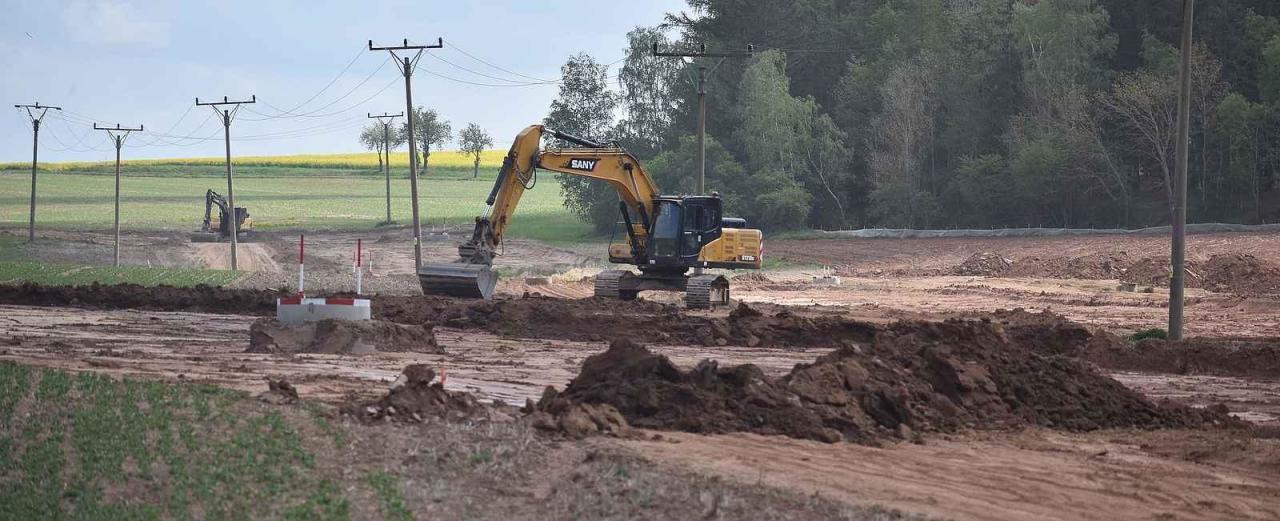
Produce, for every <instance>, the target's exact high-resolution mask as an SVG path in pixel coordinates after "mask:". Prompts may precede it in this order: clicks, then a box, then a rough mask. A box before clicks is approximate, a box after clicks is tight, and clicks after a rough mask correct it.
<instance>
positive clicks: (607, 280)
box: [595, 270, 639, 300]
mask: <svg viewBox="0 0 1280 521" xmlns="http://www.w3.org/2000/svg"><path fill="white" fill-rule="evenodd" d="M633 277H635V274H634V273H631V272H630V271H626V270H605V271H602V272H600V274H599V275H596V285H595V296H597V297H605V298H616V299H618V300H635V298H636V294H637V293H639V292H638V291H636V290H631V289H624V288H623V284H624V280H623V279H627V280H626V282H631V279H632V278H633Z"/></svg>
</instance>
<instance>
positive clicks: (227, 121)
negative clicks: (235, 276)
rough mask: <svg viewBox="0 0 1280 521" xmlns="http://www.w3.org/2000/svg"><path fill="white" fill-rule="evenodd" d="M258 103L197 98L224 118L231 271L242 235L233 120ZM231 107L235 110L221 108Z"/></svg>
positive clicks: (233, 268)
mask: <svg viewBox="0 0 1280 521" xmlns="http://www.w3.org/2000/svg"><path fill="white" fill-rule="evenodd" d="M257 102H258V96H257V95H256V94H255V95H253V96H251V97H250V98H249V100H248V101H244V100H241V101H231V100H229V99H227V97H226V96H223V97H222V101H210V102H207V103H201V102H200V98H196V106H197V107H211V108H212V109H213V113H214V114H217V115H219V116H221V117H222V136H223V140H224V141H225V142H226V145H227V212H228V213H229V214H230V215H228V216H227V220H228V221H229V228H231V230H230V231H231V271H236V235H238V234H239V233H240V226H239V223H237V222H236V221H237V220H238V219H239V216H238V215H236V193H235V187H234V183H232V182H231V120H232V119H234V118H235V116H236V113H237V112H240V106H241V105H248V104H252V103H257ZM227 105H231V106H232V107H234V108H231V109H226V108H221V107H224V106H227Z"/></svg>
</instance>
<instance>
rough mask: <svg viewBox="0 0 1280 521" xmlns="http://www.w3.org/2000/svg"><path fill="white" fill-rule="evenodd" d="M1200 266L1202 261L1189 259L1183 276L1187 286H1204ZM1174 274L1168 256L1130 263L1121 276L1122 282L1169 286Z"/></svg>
mask: <svg viewBox="0 0 1280 521" xmlns="http://www.w3.org/2000/svg"><path fill="white" fill-rule="evenodd" d="M1200 268H1201V266H1200V263H1197V262H1194V261H1187V267H1186V272H1185V273H1184V278H1183V280H1184V284H1185V285H1186V287H1188V288H1199V287H1203V286H1204V281H1203V279H1202V276H1201V273H1200ZM1172 276H1173V269H1172V267H1171V266H1170V264H1169V258H1168V257H1143V258H1141V259H1138V260H1136V261H1133V262H1132V263H1130V264H1129V266H1128V268H1126V269H1125V272H1124V274H1123V275H1121V276H1120V282H1127V283H1131V284H1138V285H1143V286H1163V287H1168V286H1169V280H1170V279H1171V278H1172Z"/></svg>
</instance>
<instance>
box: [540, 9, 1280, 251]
mask: <svg viewBox="0 0 1280 521" xmlns="http://www.w3.org/2000/svg"><path fill="white" fill-rule="evenodd" d="M1181 5H1182V2H1181V1H1179V0H1096V1H1095V0H794V1H786V2H769V1H751V0H689V8H688V9H687V10H686V11H685V12H680V13H672V14H670V15H668V16H667V19H666V20H665V22H664V23H663V24H661V25H658V26H655V27H637V28H636V29H635V30H633V31H631V32H630V33H629V34H628V35H627V36H628V41H629V48H628V49H627V55H626V58H625V59H624V60H623V61H621V62H620V63H618V64H617V65H616V66H614V67H609V66H606V65H604V64H601V63H599V62H598V61H597V60H595V59H594V58H593V57H591V56H588V55H585V54H580V55H577V56H573V57H571V58H570V59H569V61H568V62H567V63H566V64H565V65H564V66H563V67H562V75H563V78H562V80H563V81H562V84H561V90H560V95H559V97H558V98H557V99H556V100H555V102H553V104H552V106H551V107H550V111H549V113H548V116H547V118H546V124H547V125H549V126H553V127H555V128H557V129H560V130H564V131H568V132H572V133H577V134H581V135H584V136H587V137H591V138H595V139H600V140H605V141H615V142H617V143H619V144H621V145H622V146H624V147H626V148H627V149H629V150H630V151H632V152H633V153H634V154H635V155H637V156H638V157H639V158H640V159H641V160H643V161H644V162H645V164H646V165H647V167H648V168H649V169H650V170H651V171H652V172H653V173H654V174H655V175H656V176H657V177H658V179H659V181H660V182H661V184H662V187H663V188H664V190H665V191H667V192H684V193H687V192H691V191H693V188H694V185H693V183H694V181H693V176H694V172H695V167H694V157H695V140H694V131H695V129H696V118H697V87H696V76H697V68H698V67H700V66H705V67H708V68H709V69H710V68H713V67H714V70H712V71H711V72H710V74H709V79H708V83H707V92H708V94H707V104H708V111H707V112H708V115H707V119H708V123H707V129H708V130H707V134H708V139H707V145H706V149H707V153H706V157H707V159H706V162H707V189H708V190H715V191H718V192H720V193H721V194H723V195H724V196H725V198H726V206H727V207H728V208H729V211H730V212H732V213H734V214H736V215H739V216H743V217H746V218H748V219H750V220H751V221H752V222H753V224H755V225H758V226H763V227H768V228H775V229H777V228H801V227H810V228H821V229H840V228H857V227H913V228H955V227H982V228H985V227H991V226H995V227H1021V226H1045V227H1083V228H1089V227H1126V228H1132V227H1140V226H1150V225H1161V224H1167V223H1168V222H1169V220H1170V203H1169V201H1170V198H1171V186H1170V184H1171V183H1170V179H1171V178H1172V176H1173V172H1174V169H1175V164H1174V149H1175V147H1174V134H1175V130H1176V120H1177V92H1178V91H1177V76H1178V55H1179V50H1178V48H1177V46H1178V43H1177V42H1178V34H1179V30H1180V27H1181V16H1182V15H1181ZM1196 8H1197V9H1196V15H1195V41H1196V44H1195V46H1194V52H1193V63H1192V72H1191V74H1192V84H1193V87H1192V103H1191V105H1192V107H1191V108H1192V120H1191V147H1190V150H1191V157H1190V160H1189V162H1188V164H1189V183H1190V186H1189V196H1188V197H1189V205H1190V208H1189V212H1188V215H1189V217H1188V219H1189V220H1190V221H1192V222H1211V221H1212V222H1238V223H1259V222H1277V221H1280V2H1277V1H1276V0H1211V1H1201V2H1198V5H1197V6H1196ZM654 42H657V43H658V45H659V46H660V47H661V48H663V49H673V50H683V49H696V48H697V47H698V46H699V45H700V44H705V45H706V47H707V49H708V50H719V51H745V50H746V49H747V46H748V44H751V45H752V46H753V48H754V50H755V52H754V53H753V54H751V55H750V56H742V57H731V58H726V59H724V60H722V61H721V60H719V59H717V58H698V59H690V60H684V61H682V60H679V59H676V58H668V57H655V56H653V54H652V48H651V46H652V44H653V43H654ZM564 190H565V195H566V200H567V202H568V204H569V205H570V207H571V208H572V209H573V210H574V211H575V212H576V213H577V214H579V215H580V216H582V217H583V218H584V219H587V220H589V221H591V222H593V223H595V224H596V226H597V227H599V228H601V229H607V228H609V227H610V226H611V225H612V224H613V223H614V222H615V221H617V220H618V216H617V214H616V212H617V206H616V204H617V203H616V201H617V199H616V195H615V194H613V193H612V191H611V190H610V189H609V188H608V187H606V186H602V185H601V184H595V183H589V182H585V181H583V180H581V179H574V178H566V179H564Z"/></svg>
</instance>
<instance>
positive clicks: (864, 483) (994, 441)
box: [0, 228, 1280, 519]
mask: <svg viewBox="0 0 1280 521" xmlns="http://www.w3.org/2000/svg"><path fill="white" fill-rule="evenodd" d="M460 232H461V230H456V231H454V233H452V234H446V233H444V232H441V231H439V230H437V231H435V232H434V233H433V234H432V235H431V236H430V237H429V238H428V240H426V241H425V242H424V252H425V255H426V257H427V259H428V260H429V261H431V260H434V261H452V260H453V257H454V256H455V254H454V252H453V247H454V246H455V245H456V243H457V242H458V241H459V240H460V239H461V238H462V234H461V233H460ZM48 235H49V237H50V239H52V240H48V241H45V242H44V243H43V244H38V245H36V246H34V247H29V248H28V250H27V251H26V252H25V255H27V256H28V257H30V258H35V259H42V260H49V261H70V262H100V261H101V259H103V258H107V257H104V256H102V255H104V254H105V255H109V253H110V239H111V237H110V236H109V235H108V234H104V233H94V232H50V234H48ZM357 238H360V239H363V243H364V248H365V251H366V256H365V261H366V262H365V267H364V270H365V273H364V288H365V292H366V293H369V294H373V296H372V298H373V299H374V302H375V315H379V314H380V315H381V316H382V318H385V319H388V320H391V321H401V322H406V323H408V322H417V321H420V320H421V319H422V316H421V314H422V313H431V312H433V311H432V310H436V311H439V310H441V309H448V310H452V311H451V312H454V313H455V314H459V313H460V314H461V315H459V316H462V317H464V318H465V317H473V315H476V314H477V313H487V314H488V315H486V316H488V317H491V318H492V317H493V316H494V311H493V309H480V308H477V307H475V306H480V305H478V304H475V303H471V302H462V301H453V300H452V299H441V298H434V299H432V298H425V297H421V296H420V294H421V292H420V290H419V288H418V285H417V281H416V278H415V277H414V275H413V268H412V267H413V250H412V246H411V234H410V232H409V231H408V230H406V229H404V228H395V229H387V230H382V231H374V232H325V233H309V234H308V235H307V238H306V241H307V264H306V272H307V290H308V293H316V294H334V293H350V292H351V291H352V290H353V287H354V285H353V282H352V278H353V277H352V273H353V272H352V266H351V259H352V255H353V252H354V248H355V242H356V239H357ZM123 245H124V246H123V251H124V258H125V262H126V263H128V264H142V265H146V264H151V265H155V266H185V267H208V268H226V267H228V266H229V261H228V257H229V256H228V254H227V249H226V244H218V243H214V244H209V243H203V244H193V243H190V242H189V241H188V240H187V236H186V235H184V234H172V233H149V234H128V235H126V236H125V237H124V239H123ZM766 248H767V250H766V252H765V256H766V259H769V262H770V264H769V266H771V267H770V269H767V270H764V271H761V272H758V273H755V274H744V273H741V272H739V273H727V275H728V276H730V277H735V276H736V277H738V278H737V279H736V280H734V281H733V283H732V284H733V290H732V291H733V295H732V296H733V299H734V300H735V301H737V302H745V303H748V305H750V306H752V307H754V308H755V309H757V310H761V311H763V312H764V313H766V314H776V313H779V312H784V313H789V314H792V315H797V316H800V317H810V318H815V319H819V318H822V317H840V318H843V319H851V320H857V321H862V322H866V323H869V324H880V325H885V324H890V323H893V322H895V321H899V320H904V319H911V320H928V321H941V320H946V319H951V318H968V319H983V318H986V319H988V320H992V319H998V318H999V317H1000V316H1002V315H1000V313H999V312H998V310H1014V309H1023V310H1025V311H1028V312H1033V313H1034V312H1041V311H1051V312H1052V313H1054V314H1057V315H1061V316H1062V317H1065V319H1067V320H1069V321H1072V322H1075V323H1079V324H1082V325H1085V326H1087V327H1090V328H1097V329H1099V330H1102V331H1105V332H1109V333H1112V334H1114V335H1115V336H1116V337H1117V338H1122V337H1127V336H1129V335H1132V334H1134V333H1136V332H1140V331H1144V330H1149V329H1152V328H1162V327H1164V326H1165V324H1166V320H1167V313H1168V310H1167V307H1166V302H1167V289H1166V287H1164V286H1163V285H1162V284H1161V283H1162V281H1163V280H1164V279H1167V270H1166V272H1165V273H1164V274H1163V275H1164V279H1162V278H1161V273H1160V272H1159V267H1160V266H1165V265H1167V261H1166V259H1167V253H1166V250H1167V238H1166V237H1163V236H1124V237H1114V236H1092V237H1090V236H1079V237H1052V238H1050V237H1030V238H998V239H997V238H980V239H979V238H944V239H794V240H769V241H767V242H766ZM1188 250H1189V252H1190V257H1189V258H1190V261H1191V264H1190V266H1191V268H1190V270H1189V272H1188V280H1189V281H1191V284H1190V285H1191V286H1194V287H1192V288H1190V289H1188V291H1187V297H1188V301H1187V308H1186V316H1187V335H1188V336H1189V337H1192V338H1194V339H1196V342H1198V343H1197V344H1196V345H1195V349H1196V350H1197V351H1196V353H1197V355H1196V356H1195V357H1190V356H1188V357H1176V356H1173V355H1170V354H1169V352H1168V351H1152V352H1150V353H1149V354H1148V355H1146V356H1145V357H1143V356H1135V357H1128V358H1124V357H1120V358H1107V357H1106V356H1098V357H1093V358H1090V359H1089V361H1090V362H1091V363H1093V364H1095V365H1096V366H1097V367H1098V368H1099V369H1100V370H1101V371H1102V372H1104V373H1105V374H1107V375H1109V376H1110V377H1111V378H1114V379H1116V380H1117V381H1119V382H1121V383H1122V384H1124V385H1125V386H1128V387H1129V388H1131V389H1134V390H1137V391H1139V392H1140V393H1142V394H1143V395H1146V396H1147V397H1149V398H1151V399H1153V400H1157V401H1163V400H1169V401H1172V402H1175V403H1180V404H1187V405H1192V406H1196V407H1204V406H1209V405H1214V404H1225V405H1226V407H1227V408H1228V410H1230V411H1231V413H1232V414H1233V415H1234V416H1236V417H1238V418H1242V419H1245V420H1248V421H1250V422H1252V423H1254V424H1255V425H1256V426H1257V427H1256V428H1255V429H1254V430H1253V431H1252V432H1251V433H1241V432H1239V431H1227V430H1213V429H1209V430H1202V429H1166V430H1154V431H1138V430H1127V429H1124V430H1117V429H1104V430H1099V431H1093V432H1069V431H1063V430H1054V429H1047V428H1043V427H1030V428H1025V429H1013V430H977V431H970V430H965V431H961V432H954V433H939V434H926V435H924V436H923V437H921V438H919V439H917V440H916V442H915V443H913V442H909V441H901V442H885V443H880V444H873V445H863V444H854V443H847V442H841V443H834V444H828V443H822V442H818V441H812V440H800V439H792V438H787V437H782V436H762V435H759V434H748V433H733V434H713V435H708V434H691V433H681V432H670V431H665V432H662V433H661V435H660V436H639V437H631V438H627V439H615V438H607V437H593V438H589V439H587V440H583V441H565V442H564V443H563V447H567V448H561V449H559V450H562V451H563V450H570V451H577V452H575V453H582V452H584V451H594V450H607V451H615V452H616V453H623V454H627V455H630V456H634V457H636V458H639V459H641V460H644V461H648V462H650V463H652V464H654V465H658V466H660V467H662V468H670V469H677V470H678V471H679V472H687V473H692V474H695V475H698V476H704V477H713V478H716V479H721V480H725V481H726V482H729V483H738V484H744V485H753V486H754V485H763V486H766V487H768V488H771V489H776V490H781V491H784V492H786V493H794V494H796V497H802V496H812V495H818V496H821V497H823V498H827V499H831V500H834V501H837V502H841V503H847V504H851V505H874V506H883V507H887V508H889V509H898V510H901V511H902V512H905V513H918V514H923V515H926V516H929V517H937V518H955V519H1030V518H1034V519H1210V518H1212V519H1275V518H1277V517H1280V439H1277V436H1276V435H1275V434H1276V433H1280V275H1278V274H1280V271H1277V270H1276V268H1277V263H1280V259H1278V258H1277V256H1276V254H1275V252H1278V251H1280V236H1277V235H1275V234H1246V233H1233V234H1210V235H1193V236H1191V237H1190V238H1189V241H1188ZM602 253H603V244H575V245H568V246H560V245H547V244H541V243H536V242H531V241H510V242H509V243H508V244H506V246H505V251H504V255H503V256H502V257H500V258H499V260H498V261H497V269H499V270H500V272H501V273H503V275H504V279H503V280H502V282H500V283H499V292H500V294H501V295H500V297H499V299H500V303H501V302H514V304H511V305H509V306H507V307H505V308H501V307H500V308H497V309H498V310H499V311H498V313H497V314H503V313H505V315H504V316H502V317H499V318H492V319H491V321H490V322H485V323H484V324H481V325H478V324H480V323H479V322H477V321H476V320H475V319H474V318H468V319H465V320H464V319H461V318H459V319H455V320H445V321H440V322H437V323H436V326H437V327H436V330H435V336H436V340H437V341H438V343H439V345H440V347H442V348H443V350H444V354H434V353H415V352H379V353H374V354H367V355H362V356H352V355H331V354H307V353H295V354H289V355H281V354H268V353H249V352H246V351H247V350H248V348H249V328H250V325H251V324H252V323H253V322H254V320H256V319H258V318H259V317H262V316H267V315H270V314H272V313H271V310H270V309H269V308H264V307H263V306H262V305H261V303H260V302H259V303H257V304H255V305H252V306H249V307H244V306H243V305H242V304H241V303H237V301H235V300H234V299H228V300H226V301H225V302H221V303H201V302H192V303H189V304H183V303H182V302H181V301H180V299H182V298H185V297H183V294H182V293H180V292H179V293H175V294H173V295H168V296H165V297H164V298H162V299H161V298H159V297H157V300H156V301H155V302H156V303H155V304H148V303H147V302H146V301H145V298H144V299H143V301H142V302H141V303H139V302H138V301H136V300H129V301H127V302H126V301H125V300H121V299H115V297H112V296H110V295H107V294H106V293H103V294H94V293H93V292H94V291H97V290H94V289H89V290H85V291H87V292H88V293H84V292H82V293H75V292H69V293H67V294H65V295H60V296H52V297H49V298H48V299H46V300H45V301H40V302H35V301H26V302H24V301H22V299H21V298H18V297H14V295H16V294H17V293H16V292H14V291H7V292H0V361H5V360H7V361H13V362H17V363H19V364H24V365H31V366H38V367H46V368H59V369H67V370H74V371H90V372H96V373H105V374H111V375H125V376H137V377H144V378H155V379H162V380H166V381H186V382H206V383H212V384H216V385H218V386H223V387H228V388H234V389H241V390H246V391H251V392H255V393H256V392H259V391H262V390H264V389H265V388H266V381H267V380H268V379H270V380H287V381H288V382H290V383H292V384H293V385H294V386H295V387H296V388H297V390H298V393H299V395H300V396H301V397H302V398H303V399H304V400H310V401H316V402H322V403H328V404H333V405H335V406H340V405H342V404H347V403H352V402H358V401H360V400H369V399H374V398H376V397H378V396H381V395H384V394H386V390H387V386H388V385H389V384H390V383H391V382H392V381H394V380H395V379H396V378H397V376H398V375H400V373H401V370H402V369H403V368H405V366H407V365H410V364H426V365H428V366H430V367H433V368H436V370H437V372H438V373H443V374H444V375H447V376H446V377H445V381H446V383H445V387H446V388H447V389H450V390H457V391H470V392H472V393H474V394H475V395H477V396H478V397H479V398H481V399H482V400H494V401H502V402H504V403H508V404H513V405H523V404H524V403H525V402H526V400H533V401H537V400H538V399H539V397H540V396H541V395H542V393H543V389H544V388H546V387H547V386H554V387H556V388H563V387H564V386H565V385H566V384H567V383H568V382H569V381H570V380H571V379H572V378H573V377H574V376H575V375H576V374H578V371H579V370H580V368H581V366H582V363H583V361H584V360H585V359H586V358H587V357H588V356H591V355H593V354H597V353H601V352H603V351H604V350H605V349H606V348H607V347H608V343H609V341H611V340H615V339H620V338H629V339H633V340H636V341H638V342H641V343H643V344H646V345H647V346H648V347H649V348H650V349H651V350H652V351H654V352H655V353H658V354H662V355H666V356H667V357H669V358H670V359H671V360H672V361H673V362H675V363H676V365H678V366H680V367H682V368H685V369H688V368H692V367H693V366H695V365H696V364H698V362H700V361H702V360H704V359H714V360H716V361H718V362H719V364H720V365H721V366H726V365H737V364H747V363H750V364H755V365H757V366H759V367H761V369H762V370H763V371H764V372H765V373H766V374H767V375H770V376H773V377H780V376H782V375H785V374H786V373H788V371H791V369H792V368H793V367H794V366H795V365H796V364H805V363H812V362H814V360H815V359H817V358H818V357H820V356H822V355H824V354H827V353H829V352H831V351H832V350H833V347H832V346H828V345H822V342H808V343H805V342H801V343H792V344H787V343H783V342H781V341H780V342H768V341H766V342H760V343H758V345H754V346H750V345H747V344H746V343H744V342H716V341H706V342H702V341H696V339H694V338H693V337H691V336H688V335H683V334H681V328H680V327H679V324H680V323H681V322H680V321H693V320H702V319H721V318H724V317H727V316H728V314H729V312H730V310H727V309H720V310H714V311H705V312H704V311H697V312H695V311H685V310H679V309H677V308H676V307H675V306H676V305H677V304H678V302H679V299H678V297H677V296H674V295H669V294H667V295H664V294H654V295H647V294H646V295H643V299H645V300H646V302H640V303H629V304H627V305H616V304H615V303H610V302H607V301H599V300H595V299H591V298H589V297H590V295H591V293H592V288H591V283H590V282H589V279H590V277H591V276H592V275H593V274H594V273H595V272H596V271H598V270H600V269H602V268H605V267H606V266H605V265H604V264H602V263H601V262H600V261H599V259H600V258H601V256H602ZM296 255H297V234H295V233H285V232H273V233H262V234H259V235H258V237H257V240H256V241H255V242H252V243H246V244H243V245H241V249H240V254H239V256H238V257H239V259H238V260H239V264H240V268H241V269H242V270H245V271H248V272H249V273H248V274H247V275H246V276H244V277H241V278H240V279H239V280H238V281H237V282H236V283H235V284H234V285H233V288H239V289H257V290H275V289H286V290H290V291H292V290H294V289H296V288H295V286H296V277H297V272H296V270H297V266H296V264H297V256H296ZM1153 267H1154V269H1153ZM1233 276H1239V277H1241V278H1242V279H1247V280H1241V281H1235V280H1232V279H1231V278H1230V277H1233ZM832 277H835V278H838V279H839V283H838V284H833V283H831V279H832ZM820 279H821V280H820ZM0 282H2V281H0ZM6 295H7V296H6ZM144 296H145V295H144ZM380 296H381V297H383V298H382V299H381V301H383V302H385V304H381V306H382V307H381V308H379V307H378V306H380V304H379V302H380ZM190 298H192V299H195V298H198V294H197V293H195V292H192V293H191V294H190ZM174 299H179V300H178V301H175V300H174ZM237 306H241V307H239V308H238V307H237ZM433 322H434V321H433ZM655 326H665V327H667V330H666V332H662V333H661V334H658V333H653V332H645V331H644V330H646V329H647V328H652V327H655ZM1240 346H1248V349H1249V353H1250V354H1249V355H1248V358H1247V359H1246V358H1242V357H1243V355H1237V353H1239V352H1241V351H1240ZM364 428H373V427H364ZM377 429H380V432H379V434H378V435H379V436H383V437H396V436H404V437H405V438H407V439H412V437H413V436H414V434H413V433H414V430H413V429H415V427H413V426H404V427H399V428H393V427H389V426H378V427H377ZM395 443H398V442H395ZM579 455H580V454H579ZM535 495H536V494H535ZM753 497H754V496H753Z"/></svg>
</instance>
